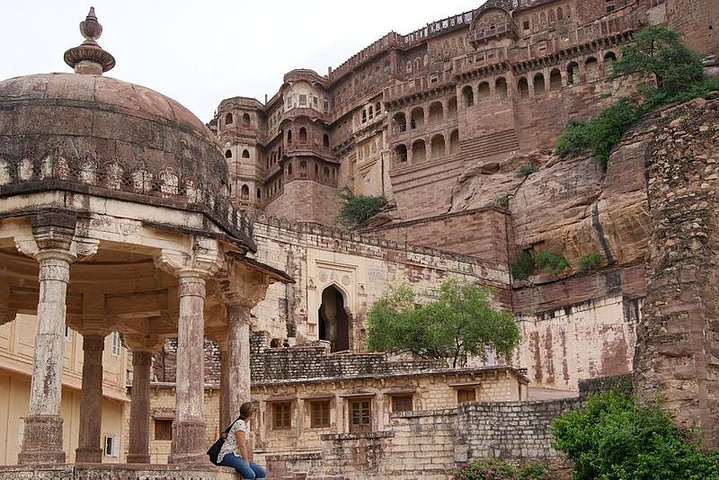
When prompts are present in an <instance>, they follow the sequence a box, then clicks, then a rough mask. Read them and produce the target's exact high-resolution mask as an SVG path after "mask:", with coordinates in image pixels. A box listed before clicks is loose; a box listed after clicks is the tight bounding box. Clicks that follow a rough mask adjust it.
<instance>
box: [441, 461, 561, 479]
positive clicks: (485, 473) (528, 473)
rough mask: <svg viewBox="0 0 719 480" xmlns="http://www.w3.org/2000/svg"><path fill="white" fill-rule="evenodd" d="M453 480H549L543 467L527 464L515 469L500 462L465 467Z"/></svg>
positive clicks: (481, 462) (473, 464)
mask: <svg viewBox="0 0 719 480" xmlns="http://www.w3.org/2000/svg"><path fill="white" fill-rule="evenodd" d="M454 478H455V480H550V477H549V475H548V474H547V472H546V469H545V468H544V465H541V464H538V463H531V464H527V465H525V466H524V467H522V468H517V467H515V466H514V465H512V464H509V463H507V462H503V461H500V460H480V461H477V462H474V463H472V464H471V465H467V466H466V467H464V468H463V469H462V470H460V471H459V472H457V474H456V475H455V476H454Z"/></svg>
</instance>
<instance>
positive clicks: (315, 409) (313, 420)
mask: <svg viewBox="0 0 719 480" xmlns="http://www.w3.org/2000/svg"><path fill="white" fill-rule="evenodd" d="M329 426H330V401H329V400H318V401H313V402H310V427H311V428H326V427H329Z"/></svg>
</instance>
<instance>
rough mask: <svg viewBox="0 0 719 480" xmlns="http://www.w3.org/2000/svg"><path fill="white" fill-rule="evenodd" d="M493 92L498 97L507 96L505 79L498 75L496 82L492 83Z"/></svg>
mask: <svg viewBox="0 0 719 480" xmlns="http://www.w3.org/2000/svg"><path fill="white" fill-rule="evenodd" d="M494 93H495V94H496V95H497V96H498V97H499V98H507V79H506V78H504V77H499V78H498V79H497V82H496V83H495V84H494Z"/></svg>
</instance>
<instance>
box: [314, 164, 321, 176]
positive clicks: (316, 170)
mask: <svg viewBox="0 0 719 480" xmlns="http://www.w3.org/2000/svg"><path fill="white" fill-rule="evenodd" d="M315 178H320V166H319V165H317V164H316V163H315Z"/></svg>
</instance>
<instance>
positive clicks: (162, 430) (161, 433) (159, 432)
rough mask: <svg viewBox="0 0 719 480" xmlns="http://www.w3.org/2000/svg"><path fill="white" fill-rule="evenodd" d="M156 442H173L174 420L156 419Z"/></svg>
mask: <svg viewBox="0 0 719 480" xmlns="http://www.w3.org/2000/svg"><path fill="white" fill-rule="evenodd" d="M155 440H172V420H164V419H155Z"/></svg>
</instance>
